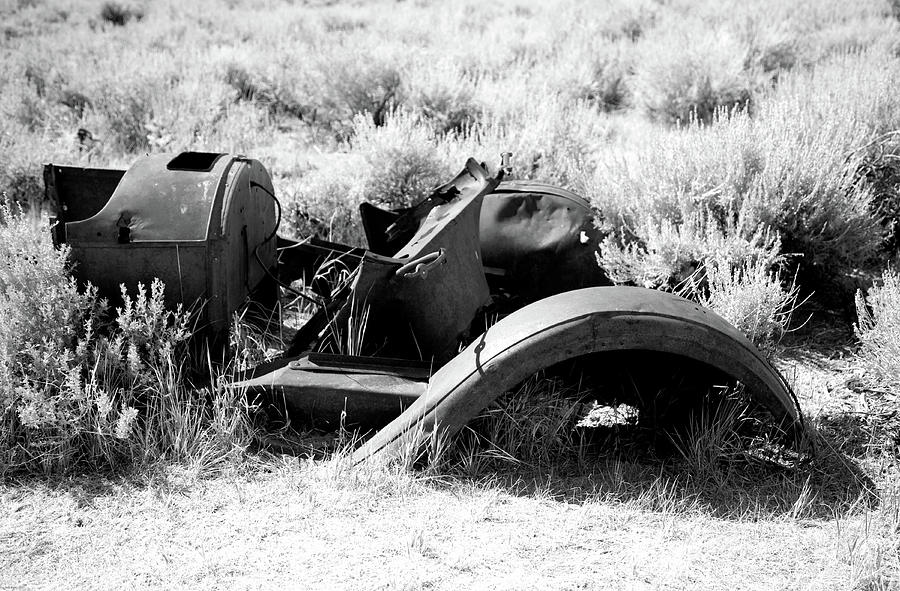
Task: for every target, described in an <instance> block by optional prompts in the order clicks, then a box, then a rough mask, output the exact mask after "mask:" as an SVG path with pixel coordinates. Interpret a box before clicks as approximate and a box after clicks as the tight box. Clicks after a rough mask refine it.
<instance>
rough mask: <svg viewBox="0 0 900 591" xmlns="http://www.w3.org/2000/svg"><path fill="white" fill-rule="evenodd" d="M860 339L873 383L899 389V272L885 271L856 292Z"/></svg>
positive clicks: (862, 358)
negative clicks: (874, 280)
mask: <svg viewBox="0 0 900 591" xmlns="http://www.w3.org/2000/svg"><path fill="white" fill-rule="evenodd" d="M856 312H857V315H858V317H859V322H858V324H857V325H856V327H855V331H856V336H857V338H858V339H859V341H860V351H859V356H858V359H859V362H860V364H861V365H862V366H863V368H864V370H865V371H864V376H865V379H866V380H867V381H868V382H869V383H870V385H871V386H873V387H876V388H881V389H885V390H887V391H891V392H895V393H896V392H897V391H898V390H900V274H898V273H897V271H896V270H894V269H888V270H885V271H883V272H882V274H881V282H880V283H879V284H876V285H874V286H872V287H871V288H870V289H869V290H868V292H867V293H866V294H865V296H864V295H863V294H862V292H857V294H856Z"/></svg>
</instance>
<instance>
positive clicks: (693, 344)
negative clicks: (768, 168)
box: [353, 287, 803, 463]
mask: <svg viewBox="0 0 900 591" xmlns="http://www.w3.org/2000/svg"><path fill="white" fill-rule="evenodd" d="M629 349H631V350H649V351H661V352H666V353H673V354H676V355H681V356H684V357H689V358H691V359H695V360H697V361H701V362H703V363H706V364H708V365H711V366H713V367H715V368H718V369H719V370H721V371H723V372H725V373H726V374H727V375H729V376H731V377H733V378H735V379H737V380H739V381H740V382H742V383H743V384H744V386H745V387H746V388H747V390H748V391H749V393H750V394H751V395H752V396H754V397H755V398H756V399H757V400H759V401H760V402H761V403H763V404H765V405H766V406H767V407H768V408H769V409H770V410H771V412H772V413H773V415H774V416H775V417H776V419H779V420H781V421H782V423H783V424H785V426H786V427H788V428H789V429H791V430H793V431H794V432H795V433H798V434H799V432H800V429H802V426H803V419H802V415H801V411H800V407H799V405H798V403H797V399H796V397H795V396H794V393H793V392H792V391H791V389H790V386H788V384H787V382H786V381H785V379H784V378H783V377H782V376H781V374H779V373H778V371H777V370H776V369H775V368H774V367H773V366H772V365H771V364H770V363H769V362H768V361H767V360H766V359H765V357H764V356H763V355H762V353H760V351H759V350H758V349H757V348H756V347H754V346H753V344H752V343H750V341H749V340H747V338H746V337H745V336H744V335H743V334H741V333H740V332H739V331H738V330H737V329H736V328H734V327H733V326H731V325H730V324H728V322H726V321H725V320H723V319H722V318H721V317H720V316H718V315H717V314H715V313H714V312H712V311H711V310H708V309H706V308H703V307H701V306H700V305H698V304H695V303H694V302H691V301H689V300H686V299H684V298H681V297H679V296H676V295H672V294H669V293H665V292H660V291H656V290H652V289H644V288H639V287H592V288H587V289H580V290H576V291H570V292H566V293H562V294H559V295H555V296H552V297H549V298H546V299H543V300H540V301H538V302H535V303H533V304H531V305H529V306H526V307H524V308H522V309H520V310H518V311H516V312H515V313H513V314H510V315H509V316H507V317H506V318H504V319H503V320H501V321H500V322H498V323H497V324H495V325H494V326H492V327H491V328H490V329H488V331H487V332H485V333H484V334H483V335H482V336H481V337H480V338H479V339H478V340H476V341H475V342H474V343H472V344H471V345H470V346H469V347H467V348H466V349H465V350H464V351H463V352H462V353H460V354H459V355H457V356H456V357H454V358H453V359H452V360H450V362H449V363H447V364H446V365H445V366H444V367H442V368H441V369H440V370H439V371H438V372H437V373H435V374H434V376H432V378H431V380H430V381H429V383H428V390H427V392H426V393H425V394H424V395H422V396H421V397H420V398H419V399H418V400H417V401H416V402H415V403H413V404H412V405H411V406H410V407H409V408H408V409H407V410H406V411H405V412H403V414H401V415H400V416H399V417H397V418H396V419H394V421H392V422H391V423H390V424H388V425H387V426H386V427H385V428H384V429H382V430H381V431H379V432H378V433H377V434H376V435H375V436H374V437H372V439H370V440H369V441H367V442H366V443H365V444H364V445H363V446H362V447H360V448H359V449H357V450H356V452H355V453H354V455H353V462H354V463H360V462H363V461H365V460H367V459H368V458H373V457H379V456H380V457H383V458H394V457H399V456H401V455H402V454H404V453H408V452H413V453H415V454H416V455H418V453H420V452H421V450H422V449H423V446H424V444H425V443H426V442H427V441H428V440H429V438H431V437H434V436H438V435H440V436H442V437H443V436H449V435H452V434H453V433H455V432H456V431H458V430H459V429H460V428H462V427H463V426H464V425H465V424H466V423H467V422H469V421H470V420H471V419H472V418H474V417H475V416H476V415H477V414H478V413H479V412H481V410H483V409H484V408H485V407H487V406H488V405H489V404H490V403H491V402H492V401H493V400H494V399H496V398H497V397H498V396H500V395H501V394H503V393H504V392H506V391H507V390H509V389H510V388H512V387H514V386H515V385H517V384H519V383H521V382H522V381H523V380H525V379H526V378H528V377H529V376H530V375H532V374H534V373H535V372H537V371H539V370H541V369H544V368H546V367H549V366H551V365H553V364H555V363H559V362H561V361H564V360H566V359H571V358H573V357H577V356H580V355H586V354H589V353H595V352H600V351H619V350H629Z"/></svg>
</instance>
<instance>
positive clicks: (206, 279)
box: [50, 152, 276, 333]
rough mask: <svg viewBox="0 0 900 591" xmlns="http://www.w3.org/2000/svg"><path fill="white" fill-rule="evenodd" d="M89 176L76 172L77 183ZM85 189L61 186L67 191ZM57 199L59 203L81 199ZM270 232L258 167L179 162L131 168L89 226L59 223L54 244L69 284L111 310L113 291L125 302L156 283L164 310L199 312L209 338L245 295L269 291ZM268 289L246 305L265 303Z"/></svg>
mask: <svg viewBox="0 0 900 591" xmlns="http://www.w3.org/2000/svg"><path fill="white" fill-rule="evenodd" d="M50 167H51V170H53V169H54V168H56V167H54V166H53V165H50ZM73 174H74V173H73ZM98 174H99V173H97V171H94V172H84V175H85V178H86V179H90V178H93V177H94V176H97V175H98ZM76 176H77V175H76ZM100 177H102V178H106V179H107V180H109V179H111V178H112V176H110V175H105V174H99V177H98V178H100ZM107 177H108V178H107ZM79 187H81V189H78V188H79ZM85 187H89V184H84V183H82V184H78V183H74V184H70V185H69V189H70V191H75V190H76V189H78V190H82V189H85ZM60 189H61V187H60V186H56V188H55V190H56V192H57V195H58V198H59V199H60V200H61V201H62V202H64V203H78V202H81V201H83V198H84V197H85V195H80V194H76V193H73V192H69V193H62V194H61V193H60ZM95 205H96V204H95ZM93 209H94V207H92V208H91V209H90V210H82V211H83V212H86V213H91V211H92V210H93ZM73 211H74V210H71V209H70V210H69V212H70V213H72V212H73ZM275 224H276V215H275V202H274V198H273V189H272V184H271V181H270V179H269V175H268V173H267V172H266V170H265V168H263V166H262V165H261V164H260V163H258V162H256V161H254V160H248V159H245V158H239V157H235V156H230V155H227V154H212V153H200V152H184V153H182V154H180V155H178V156H175V157H174V158H173V156H172V155H170V154H162V155H152V156H146V157H143V158H141V159H139V160H137V161H136V162H135V163H134V165H132V166H131V167H130V168H129V169H128V170H127V171H126V172H125V174H124V175H123V176H122V177H121V180H120V181H119V182H118V184H117V185H116V187H115V189H114V190H113V191H112V194H111V195H110V196H109V198H108V200H107V201H106V202H105V204H103V206H102V207H100V208H99V210H97V211H96V212H94V213H93V215H90V216H89V217H86V218H83V219H72V218H69V220H68V222H67V223H66V224H65V232H63V233H61V234H60V237H61V238H62V240H64V241H65V242H66V243H68V244H69V245H70V247H71V252H72V258H73V259H74V262H75V263H76V267H75V274H76V276H77V277H78V278H79V279H80V280H82V281H90V282H91V283H93V284H95V285H97V286H98V288H99V289H100V292H101V293H102V294H103V295H105V296H106V297H109V298H110V299H111V300H113V301H116V300H117V298H118V297H119V285H120V284H122V283H124V284H125V285H126V287H127V288H128V289H129V290H131V291H132V292H133V291H134V289H135V286H136V284H137V283H138V282H142V283H145V284H147V283H149V282H150V281H151V280H152V279H153V278H154V277H156V278H159V279H161V280H163V282H165V284H166V301H167V304H168V305H169V306H171V307H174V306H175V305H176V304H183V305H184V306H194V305H200V306H202V312H201V323H200V326H201V327H203V328H207V329H210V330H211V331H212V332H214V333H218V332H221V331H222V330H223V329H225V328H227V327H228V326H229V324H230V322H231V314H232V313H233V312H234V311H235V310H237V309H238V308H239V307H240V306H241V305H242V304H243V303H244V302H245V301H246V299H247V297H248V295H250V294H251V293H253V292H254V291H255V290H258V289H261V288H262V287H263V286H267V285H269V284H268V283H267V282H265V281H264V278H265V277H266V275H267V273H268V272H271V271H272V270H274V268H275V240H274V231H275ZM274 289H275V286H274V284H271V285H270V290H271V291H272V294H269V295H268V296H266V295H264V294H256V295H257V296H258V297H259V299H266V297H268V299H269V300H272V299H274Z"/></svg>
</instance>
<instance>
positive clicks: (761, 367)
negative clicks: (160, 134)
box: [45, 153, 803, 462]
mask: <svg viewBox="0 0 900 591" xmlns="http://www.w3.org/2000/svg"><path fill="white" fill-rule="evenodd" d="M186 154H187V155H185V154H181V155H178V156H175V157H174V158H173V157H171V156H168V157H164V156H150V157H147V158H145V159H142V160H139V161H138V162H137V163H136V164H135V165H134V166H133V167H132V168H131V169H129V171H127V172H125V173H112V172H110V171H106V172H103V171H96V170H82V171H79V170H78V169H68V168H65V167H55V166H53V165H48V167H47V169H46V171H45V177H46V179H47V187H48V195H49V196H50V197H51V198H52V199H53V200H54V201H55V202H56V203H57V206H58V209H59V211H60V212H61V217H62V222H61V224H60V225H59V226H58V227H57V230H56V232H55V236H57V241H58V242H60V243H62V242H67V243H69V244H70V245H71V248H72V251H73V253H74V257H75V259H76V263H77V264H78V265H79V266H78V268H77V273H78V276H79V277H81V278H82V279H85V280H90V281H92V282H94V283H97V284H99V285H101V286H109V285H113V286H115V285H118V283H122V282H125V283H134V282H136V281H137V280H139V279H142V280H144V281H145V282H146V281H149V279H151V278H152V276H153V274H154V273H158V275H159V276H161V277H163V278H164V279H165V280H166V281H167V284H168V285H169V289H170V295H172V296H173V297H174V298H175V299H177V300H179V301H182V302H184V303H190V302H192V301H194V300H197V299H199V300H202V301H205V302H206V303H207V322H208V325H209V326H211V327H213V328H221V326H222V322H223V319H224V318H225V316H226V315H230V314H231V313H233V312H234V311H235V310H236V309H237V308H238V307H239V302H238V300H239V299H240V300H241V302H246V301H248V300H254V301H257V302H259V301H262V302H264V303H265V302H272V301H274V299H275V298H274V296H273V293H272V290H273V289H277V285H278V284H279V283H280V284H282V285H287V284H288V283H290V282H291V281H293V280H296V279H298V278H305V279H306V280H307V281H306V285H308V286H309V287H310V290H308V291H307V292H306V293H305V294H304V297H307V298H309V299H312V300H314V301H315V302H316V305H317V311H316V312H315V313H314V314H313V315H312V317H311V318H309V319H308V321H307V322H306V323H305V324H304V325H303V326H302V327H301V328H300V330H298V331H297V333H296V335H295V337H294V339H293V342H292V343H291V345H290V346H289V347H288V349H287V350H286V351H285V354H284V355H283V357H282V358H281V359H280V360H278V361H276V362H272V363H268V364H265V365H263V366H260V367H258V368H256V369H255V370H253V371H251V372H248V374H247V375H246V376H244V379H242V380H240V381H239V382H237V383H236V384H235V387H241V388H246V389H247V391H248V393H249V395H252V396H258V397H261V398H263V399H266V400H268V401H269V402H272V403H276V402H277V403H279V404H281V405H282V406H283V407H284V408H285V409H286V410H287V412H288V413H290V415H291V416H293V417H296V418H298V419H310V420H313V421H317V422H321V423H325V424H331V425H335V424H336V423H337V422H338V421H344V422H345V423H346V424H351V425H352V424H365V425H370V426H383V425H386V426H383V428H381V429H380V430H379V431H378V432H377V433H376V434H375V435H374V436H373V437H372V438H370V439H369V440H368V441H367V442H366V443H364V444H363V445H362V446H361V447H360V448H359V449H358V450H357V451H356V452H355V455H354V459H355V461H358V462H362V461H366V460H368V459H370V458H373V457H395V456H397V455H398V454H400V453H401V452H403V450H407V451H408V450H410V449H413V450H419V449H424V447H425V444H426V442H427V441H428V440H429V439H431V438H433V437H434V436H436V435H442V436H445V435H450V434H452V433H454V432H455V431H457V430H459V429H460V428H461V427H463V426H464V425H465V424H466V423H467V422H468V421H470V420H471V419H472V418H473V417H475V416H476V415H477V414H478V413H479V412H480V411H482V410H483V409H484V408H485V407H487V406H488V405H489V404H491V402H492V401H493V400H495V399H496V398H497V397H498V396H499V395H501V394H502V393H504V392H506V391H508V390H509V389H511V388H513V387H515V386H516V385H517V384H519V383H521V382H522V381H523V380H525V379H526V378H528V377H529V376H530V375H532V374H534V373H535V372H538V371H540V370H542V369H547V368H551V367H555V366H557V365H558V364H560V363H562V362H566V361H568V360H582V361H583V363H584V364H585V365H587V366H591V365H593V366H595V367H594V368H593V369H594V371H601V372H602V371H603V370H604V369H603V367H602V365H603V363H604V361H603V359H604V358H603V357H602V355H600V356H598V355H599V354H603V353H605V352H622V351H633V352H646V353H654V354H659V355H667V356H669V357H671V358H674V359H683V360H684V361H685V363H688V362H689V363H694V364H698V363H699V364H701V365H703V366H704V367H708V368H709V369H710V371H711V372H713V373H715V375H717V376H721V377H723V379H726V380H728V381H731V382H740V383H741V384H743V385H744V387H745V389H746V391H747V392H748V393H749V394H750V395H751V396H752V397H753V398H754V400H756V401H757V402H758V403H759V404H760V405H761V406H762V407H764V408H765V409H767V410H768V412H770V413H771V415H772V416H773V417H775V419H776V420H777V421H779V422H780V423H781V424H782V426H783V428H784V430H785V431H786V432H791V433H794V434H798V433H799V432H800V431H801V430H802V427H803V419H802V416H801V411H800V408H799V405H798V403H797V400H796V397H795V396H794V394H793V392H792V391H791V389H790V387H789V385H788V384H787V382H786V381H785V380H784V378H783V377H782V376H781V375H780V374H779V373H778V371H777V370H776V369H775V368H774V367H773V366H772V365H771V364H770V363H769V362H768V360H767V359H766V358H765V356H764V355H762V354H761V353H760V352H759V351H758V350H757V349H756V348H755V347H754V346H753V345H752V344H751V343H750V342H749V341H748V340H747V339H746V338H745V337H744V336H743V335H742V334H740V332H739V331H737V330H736V329H735V328H734V327H732V326H730V325H729V324H728V323H727V322H725V321H724V320H723V319H722V318H720V317H719V316H717V315H716V314H715V313H713V312H712V311H710V310H707V309H704V308H702V307H701V306H699V305H697V304H696V303H693V302H690V301H688V300H685V299H683V298H680V297H678V296H675V295H672V294H668V293H663V292H659V291H654V290H649V289H642V288H636V287H617V286H611V285H608V283H609V282H608V281H607V279H606V276H605V275H604V273H603V271H602V269H600V267H599V266H598V265H597V264H596V261H595V255H594V253H595V250H596V248H597V245H598V236H597V231H596V229H595V227H594V224H593V223H592V220H593V212H592V211H591V209H590V207H589V205H588V204H587V203H586V202H585V201H584V200H583V199H581V198H580V197H578V196H577V195H575V194H573V193H571V192H569V191H566V190H564V189H560V188H558V187H551V186H547V185H541V184H537V183H530V182H529V183H526V182H503V180H502V177H503V174H502V172H501V173H499V174H498V175H496V176H491V175H490V174H489V173H488V171H487V170H486V169H485V167H484V166H482V165H479V164H478V163H477V162H475V161H474V160H471V159H470V160H469V161H468V162H467V163H466V165H465V168H464V169H463V170H462V171H461V172H460V173H459V174H458V175H457V176H456V177H455V178H454V179H452V180H451V181H450V182H448V183H446V184H445V185H443V186H441V187H438V188H436V189H435V190H434V191H433V192H432V193H431V195H429V197H428V198H427V199H425V200H423V201H422V202H421V203H419V204H417V205H416V206H414V207H411V208H407V209H403V210H397V211H386V210H383V209H380V208H378V207H375V206H372V205H369V204H364V205H363V206H362V207H361V211H360V213H361V217H362V223H363V226H364V228H365V231H366V236H367V239H368V242H369V244H370V248H369V249H363V248H354V247H349V246H345V245H340V244H334V243H330V242H326V241H323V240H317V239H312V238H311V239H307V240H303V241H299V242H298V241H293V240H288V239H285V238H281V237H279V238H277V239H273V237H274V236H275V228H276V227H277V224H278V219H277V213H276V212H275V210H274V208H275V207H276V205H277V200H275V199H274V193H273V190H272V186H271V181H269V178H268V175H267V174H266V173H265V169H264V168H262V166H261V165H260V164H259V163H258V162H256V161H252V160H248V159H245V158H238V157H233V156H227V155H215V154H205V155H204V154H196V153H186ZM173 163H175V166H173ZM179 164H180V165H179ZM191 166H193V168H191ZM116 178H118V179H119V180H118V181H117V182H116V181H115V179H116ZM64 179H67V180H64ZM92 179H102V182H103V183H105V184H103V191H104V194H105V195H107V198H106V199H102V198H98V199H94V201H95V203H94V204H93V205H92V206H90V207H82V206H80V205H78V204H76V202H77V201H78V199H79V191H78V190H75V189H68V190H64V189H63V187H64V186H66V183H68V184H69V186H77V185H78V183H79V182H81V183H82V184H84V183H89V182H100V181H96V180H92ZM101 202H102V203H101ZM279 211H280V210H279ZM76 212H77V213H76ZM182 212H186V213H182ZM179 215H183V216H188V217H191V219H192V220H193V221H192V222H190V223H187V224H185V223H183V222H184V220H182V221H180V222H179V221H178V220H176V219H175V218H177V217H178V216H179ZM79 216H84V217H82V218H81V219H77V218H79ZM173 216H174V217H173ZM185 225H187V226H190V227H191V232H190V236H187V234H185V235H184V236H182V232H181V229H180V228H182V227H183V226H185ZM167 227H168V228H169V229H168V230H167V229H166V228H167ZM187 239H192V240H193V243H191V244H186V243H185V242H184V241H185V240H187ZM142 240H146V241H147V242H149V244H147V243H145V242H142ZM190 249H194V250H196V251H197V253H198V255H197V256H195V257H193V258H188V255H187V254H186V253H187V252H189V251H190ZM190 252H193V251H190ZM192 256H193V255H192ZM101 259H103V260H104V261H106V263H103V264H101ZM109 261H114V264H113V265H110V264H108V262H109ZM324 265H331V266H332V267H335V266H338V267H340V269H341V273H338V275H339V277H340V279H339V280H337V281H331V282H322V281H319V282H318V284H317V280H316V278H319V279H321V269H322V268H323V266H324ZM186 266H189V268H188V269H186V268H185V267H186ZM187 276H190V279H189V280H186V279H185V278H186V277H187ZM173 286H178V289H176V290H172V289H171V288H172V287H173ZM213 304H215V305H213ZM647 371H649V372H652V371H653V370H652V368H647Z"/></svg>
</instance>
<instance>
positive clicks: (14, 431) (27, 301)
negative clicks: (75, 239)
mask: <svg viewBox="0 0 900 591" xmlns="http://www.w3.org/2000/svg"><path fill="white" fill-rule="evenodd" d="M39 223H40V222H39V220H36V219H34V218H33V217H31V216H28V215H25V214H22V213H21V212H20V211H17V210H16V209H15V208H14V207H13V206H12V205H10V204H8V203H4V204H3V205H2V206H0V252H2V260H3V261H4V262H3V264H2V265H0V321H2V322H3V323H4V327H5V330H4V332H3V335H2V337H0V421H2V422H0V473H5V472H8V471H26V472H30V471H39V472H44V473H59V472H66V471H69V470H72V469H74V468H77V467H79V466H84V467H92V468H124V467H128V466H136V465H147V464H150V463H153V462H155V461H157V460H161V459H167V460H172V461H183V462H199V463H200V464H202V465H203V466H204V467H209V466H211V465H214V464H216V463H217V462H219V461H221V460H222V459H224V458H226V457H230V456H232V455H233V454H234V452H236V451H240V450H241V449H243V448H244V447H246V445H247V444H248V443H249V438H250V430H249V426H248V425H249V423H248V421H247V412H246V408H245V407H244V406H242V397H241V396H240V393H236V392H233V391H231V390H228V389H226V388H224V386H223V384H222V383H220V380H219V378H218V376H216V375H215V372H213V375H212V376H211V377H210V379H209V380H204V382H206V383H205V384H204V385H201V386H200V387H195V386H194V385H192V380H191V379H189V375H188V369H189V367H188V366H187V365H186V364H185V361H184V359H185V352H186V349H185V347H186V345H187V339H188V336H189V334H190V332H189V330H188V328H189V317H188V315H187V314H186V313H184V312H182V311H181V310H176V311H169V310H166V309H165V306H164V303H163V302H164V297H163V296H164V293H163V290H164V288H163V285H162V283H161V282H159V281H158V280H155V281H154V282H153V284H152V285H151V286H150V287H149V289H146V290H145V289H144V288H143V286H139V289H138V293H137V294H135V295H130V294H127V293H124V288H123V302H124V303H123V305H122V307H120V308H118V309H117V310H116V314H115V316H114V318H113V321H112V322H109V321H107V320H106V315H105V314H103V307H104V304H103V303H102V302H101V301H99V300H98V298H97V296H96V292H95V290H94V289H93V288H90V287H89V288H88V289H86V290H80V289H79V288H78V286H77V285H76V282H75V280H74V279H73V278H72V277H71V276H70V275H69V273H68V271H69V265H68V262H67V256H68V252H67V251H66V249H65V248H63V249H60V250H55V249H53V247H52V246H51V245H50V244H49V240H48V237H47V232H46V230H42V229H39V226H38V224H39Z"/></svg>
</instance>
